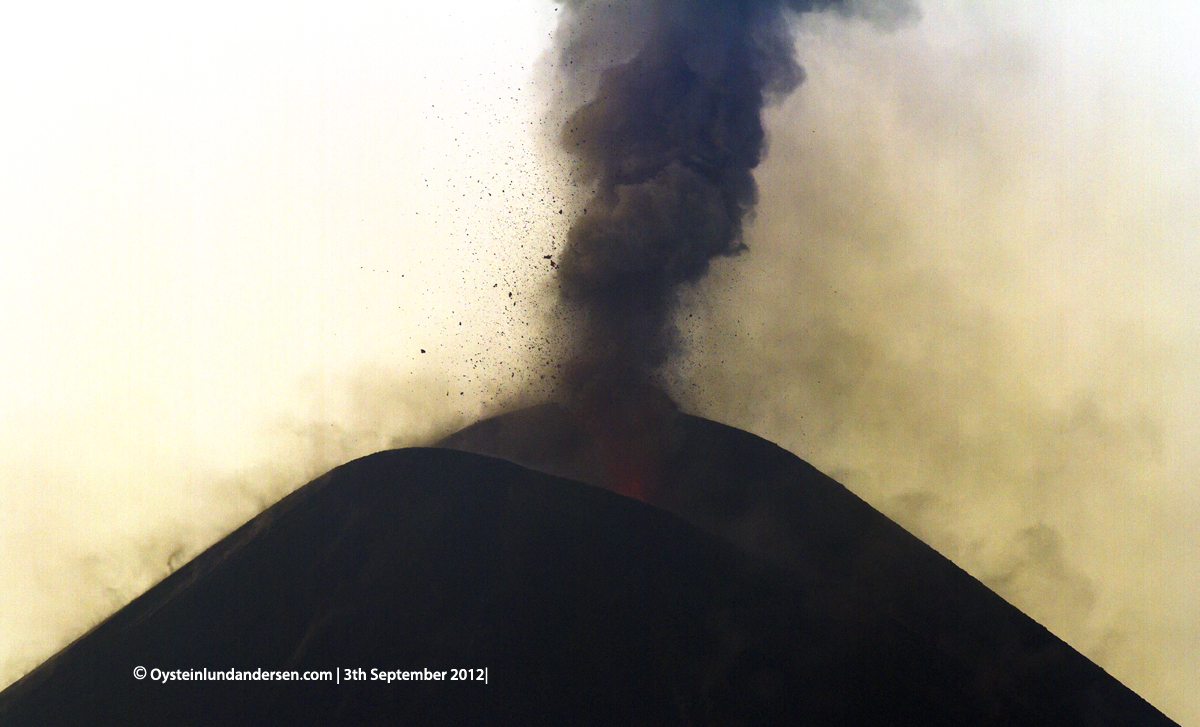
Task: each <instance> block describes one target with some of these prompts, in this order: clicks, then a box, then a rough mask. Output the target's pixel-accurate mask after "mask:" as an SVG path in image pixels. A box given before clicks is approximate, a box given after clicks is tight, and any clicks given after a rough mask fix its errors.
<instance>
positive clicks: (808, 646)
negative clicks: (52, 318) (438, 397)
mask: <svg viewBox="0 0 1200 727" xmlns="http://www.w3.org/2000/svg"><path fill="white" fill-rule="evenodd" d="M671 427H672V429H671V432H670V435H671V436H670V437H668V438H667V439H666V440H664V441H669V442H671V448H670V452H669V453H668V455H669V456H667V457H666V459H665V460H664V466H663V469H662V476H661V477H660V478H659V479H658V481H657V486H656V488H655V489H654V490H653V492H652V493H651V496H649V497H647V499H648V500H650V501H651V502H653V503H654V504H653V505H651V504H646V503H643V502H638V501H636V500H633V499H630V498H627V497H623V496H620V495H618V494H614V493H612V492H607V491H605V490H604V489H601V488H598V487H594V486H592V485H588V484H585V483H584V482H583V481H582V480H588V479H592V480H593V481H603V480H604V476H603V475H599V474H597V472H600V471H602V470H595V469H590V468H594V467H596V466H602V463H601V464H597V462H596V461H595V460H596V456H597V451H596V450H595V449H594V448H592V447H591V446H590V445H589V443H588V441H587V438H586V437H585V436H584V434H583V432H584V431H585V429H584V428H581V427H579V426H576V425H575V424H574V420H573V419H572V418H571V416H569V415H568V414H566V412H565V411H564V410H562V409H559V408H557V407H555V406H552V405H551V406H545V407H538V408H535V409H531V410H525V411H522V412H516V413H514V414H510V415H507V416H505V417H499V418H497V419H493V420H488V421H486V422H482V423H480V424H477V425H475V426H473V427H470V428H468V429H466V430H464V431H463V432H460V433H459V434H458V435H455V436H453V437H451V438H450V439H448V440H447V441H445V442H443V446H446V447H455V448H459V449H475V450H481V451H485V452H490V453H491V454H503V455H505V456H507V457H508V458H511V459H513V460H516V461H518V462H524V463H526V464H530V465H534V466H535V467H538V468H540V469H547V470H553V471H557V472H558V473H559V474H569V475H573V476H574V478H575V479H565V478H563V477H557V476H554V475H552V474H546V473H544V472H538V471H535V470H533V469H528V468H525V467H521V466H518V465H517V464H513V463H511V462H506V461H502V460H500V459H495V458H492V457H488V456H482V455H480V454H475V453H469V452H462V451H451V450H449V449H406V450H394V451H388V452H381V453H379V454H375V455H372V456H370V457H365V458H363V459H360V460H356V461H354V462H351V463H349V464H347V465H344V466H342V467H339V468H337V469H335V470H333V471H332V472H330V473H328V474H326V475H325V476H323V477H321V478H319V479H317V480H314V481H313V482H311V483H309V484H308V485H306V486H304V487H302V488H300V489H299V490H297V491H296V492H294V493H292V494H291V495H289V496H288V497H286V498H284V499H283V500H281V501H280V502H279V503H277V504H276V505H274V506H273V507H271V508H269V509H268V510H266V511H265V512H263V513H262V514H261V515H259V516H258V517H256V518H254V519H253V520H251V521H250V522H248V523H246V524H245V525H244V526H242V527H241V528H239V529H238V530H237V531H235V532H234V533H232V534H231V535H229V536H228V537H226V538H225V539H223V540H221V541H220V542H219V543H217V544H216V545H214V546H213V547H212V548H210V549H209V550H207V551H205V552H204V553H203V554H201V555H200V556H199V557H197V558H196V559H195V560H193V561H192V562H190V563H188V564H187V565H185V566H184V567H182V568H180V569H179V570H178V571H176V572H175V573H173V574H171V575H170V576H169V577H168V578H166V579H165V580H164V581H162V582H161V583H159V584H158V585H157V586H155V587H153V588H151V589H150V590H149V591H147V592H146V593H145V594H143V595H142V596H141V597H139V598H137V599H135V600H134V601H133V602H132V603H130V604H129V605H128V606H126V607H125V608H123V609H121V610H120V611H118V612H117V613H116V614H114V615H113V616H112V617H110V618H109V619H107V620H106V621H104V622H103V623H101V624H100V625H99V626H97V627H96V628H94V629H93V630H92V631H91V632H90V633H88V634H86V635H85V636H83V637H81V638H80V639H78V640H77V641H75V642H74V643H73V644H71V645H70V646H68V647H67V648H65V649H64V650H63V651H62V652H60V653H59V654H57V655H56V656H54V657H53V658H51V659H50V660H48V661H47V662H46V663H44V664H43V665H42V666H40V667H38V668H37V669H35V670H34V671H33V672H31V673H30V674H28V675H26V676H25V677H24V678H23V679H21V680H20V681H18V682H17V683H15V684H14V685H12V686H11V687H10V688H9V689H7V690H6V691H4V692H3V693H0V723H2V724H4V725H76V724H78V725H83V724H87V725H98V724H99V725H103V724H121V725H132V724H149V725H160V724H161V725H168V724H170V725H192V724H195V725H201V724H203V725H215V724H221V725H267V724H270V725H295V724H389V725H391V724H398V725H410V724H411V725H423V724H454V725H460V724H462V725H474V724H496V725H524V724H572V725H589V724H596V725H598V724H622V725H626V724H629V725H643V724H645V725H651V724H653V725H748V724H763V725H767V724H771V725H779V724H782V725H791V724H796V725H803V724H814V725H827V724H828V725H833V724H837V725H922V726H928V725H1056V726H1057V725H1139V726H1145V725H1170V724H1172V723H1171V722H1170V720H1168V719H1166V718H1165V717H1164V716H1163V715H1161V714H1160V713H1159V712H1157V711H1156V710H1155V709H1154V708H1153V707H1151V706H1150V705H1148V704H1147V703H1146V702H1144V701H1143V700H1142V699H1140V698H1139V697H1138V696H1137V695H1135V694H1134V693H1133V692H1131V691H1130V690H1128V689H1127V688H1125V687H1124V686H1122V685H1121V684H1120V683H1119V682H1117V681H1116V680H1114V679H1113V678H1111V677H1110V676H1109V675H1108V674H1106V673H1105V672H1104V671H1103V670H1102V669H1100V668H1099V667H1097V666H1096V665H1095V664H1093V663H1091V662H1090V661H1088V660H1087V659H1086V658H1084V657H1083V656H1081V655H1080V654H1078V653H1077V652H1075V651H1074V650H1072V649H1071V648H1070V647H1069V646H1067V645H1066V644H1064V643H1063V642H1062V641H1060V640H1059V639H1057V638H1055V637H1054V636H1053V635H1051V634H1050V633H1049V632H1047V631H1046V630H1045V629H1044V628H1042V627H1040V626H1039V625H1037V624H1036V623H1034V622H1033V621H1032V620H1030V619H1028V618H1027V617H1025V616H1024V615H1022V614H1021V613H1020V612H1018V611H1017V610H1016V609H1014V608H1012V607H1011V606H1009V605H1008V604H1007V603H1005V602H1004V601H1003V600H1001V599H1000V598H999V597H997V596H996V595H995V594H993V593H992V592H990V591H989V590H988V589H986V588H985V587H983V586H982V585H981V584H980V583H979V582H977V581H975V580H974V579H972V578H971V577H970V576H969V575H967V574H966V573H964V572H963V571H961V570H960V569H958V568H957V567H955V566H954V565H953V564H951V563H950V562H949V561H947V560H946V559H944V558H943V557H941V556H940V555H938V554H937V553H936V552H934V551H933V550H931V549H930V548H928V547H927V546H925V545H924V544H922V543H921V542H920V541H918V540H917V539H916V538H914V537H912V536H911V535H909V534H908V533H906V532H905V531H903V530H902V529H901V528H899V527H898V526H896V525H895V524H893V523H891V522H890V521H888V520H887V519H886V518H884V517H883V516H882V515H880V514H879V513H878V512H876V511H875V510H873V509H871V508H870V507H869V506H867V505H866V504H865V503H863V502H862V501H861V500H859V499H858V498H857V497H855V496H854V495H853V494H851V493H850V492H848V491H847V490H845V489H844V488H842V487H841V486H840V485H838V484H837V483H836V482H834V481H833V480H831V479H829V478H828V477H825V476H824V475H822V474H821V473H819V472H817V471H816V470H815V469H813V468H812V467H810V466H809V465H807V464H805V463H804V462H803V461H801V460H800V459H798V458H796V457H794V456H793V455H791V454H789V453H787V452H785V451H784V450H782V449H780V448H778V447H776V446H775V445H773V444H771V443H769V442H766V441H765V440H762V439H759V438H758V437H755V436H753V435H750V434H747V433H745V432H741V431H738V430H736V429H732V428H730V427H726V426H723V425H720V424H716V423H713V422H709V421H705V420H703V419H698V418H694V417H688V416H682V415H680V416H678V417H675V418H674V419H673V423H672V424H671ZM668 510H670V511H671V512H668ZM689 521H690V522H689ZM137 666H143V667H145V668H146V669H149V670H153V669H161V670H164V671H170V670H176V669H186V670H193V669H208V670H214V671H228V670H231V669H235V670H248V671H251V672H253V671H254V670H256V669H261V670H296V671H297V672H300V673H304V672H307V671H311V670H327V671H330V672H336V673H337V674H338V676H339V681H340V683H335V682H313V681H171V682H169V683H161V682H155V681H152V679H151V678H149V677H148V678H146V679H144V680H138V679H135V678H134V675H133V672H134V668H135V667H137ZM359 668H361V669H364V670H365V672H366V674H367V675H368V676H369V675H370V671H371V670H372V669H379V670H383V671H389V670H406V671H407V670H419V671H421V673H422V674H424V673H425V670H429V671H430V672H433V671H446V672H451V673H452V671H451V670H454V669H484V668H486V669H487V682H486V683H484V682H481V681H449V680H447V681H423V680H422V681H395V682H392V683H386V682H381V681H370V680H367V681H348V680H347V679H346V678H345V676H344V672H342V671H341V670H344V669H359ZM477 674H478V673H477V672H476V673H474V674H473V676H474V675H477ZM449 675H450V674H449V673H448V674H447V677H449Z"/></svg>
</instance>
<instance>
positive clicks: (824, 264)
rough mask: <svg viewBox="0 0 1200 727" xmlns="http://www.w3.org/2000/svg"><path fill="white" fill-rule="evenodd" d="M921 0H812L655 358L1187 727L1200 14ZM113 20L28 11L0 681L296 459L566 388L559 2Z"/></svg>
mask: <svg viewBox="0 0 1200 727" xmlns="http://www.w3.org/2000/svg"><path fill="white" fill-rule="evenodd" d="M855 4H856V6H859V7H860V9H861V8H863V7H868V6H870V3H869V1H868V0H863V1H862V2H858V3H855ZM920 11H921V13H920V15H921V19H920V21H919V22H917V23H909V24H906V25H901V26H899V27H896V28H894V29H893V30H891V31H890V32H888V33H880V32H878V30H877V29H876V27H875V26H874V25H872V24H871V23H869V22H866V21H863V20H855V19H850V18H847V17H845V16H844V15H838V14H830V13H821V14H814V15H808V16H804V17H803V18H798V17H792V16H789V18H788V20H787V22H788V23H789V27H790V29H791V32H792V33H793V36H794V38H795V39H796V47H797V53H798V60H799V62H800V65H802V66H803V67H804V69H805V72H806V76H807V77H806V80H805V82H804V83H803V85H801V86H800V87H799V88H798V89H797V90H796V91H795V92H794V93H793V94H792V95H791V96H789V97H788V98H787V99H786V100H785V101H784V102H782V103H780V104H779V105H776V106H774V107H772V108H771V109H769V110H768V113H767V116H766V120H765V131H766V140H767V151H766V155H765V157H764V161H763V162H762V164H761V165H760V166H758V167H757V169H756V170H755V172H754V182H755V183H756V185H757V188H758V191H759V202H758V205H757V207H756V212H755V214H754V216H753V217H752V218H751V217H747V218H745V220H744V221H745V223H746V224H745V227H744V234H743V242H745V243H746V245H747V247H748V249H747V250H746V251H745V252H743V253H741V254H739V255H737V256H735V257H732V258H722V259H719V260H718V261H717V262H716V263H714V264H713V265H712V266H711V269H710V270H709V274H708V276H707V277H706V278H705V279H703V280H701V281H699V282H696V283H689V284H687V285H685V286H684V288H683V289H682V292H681V299H682V305H681V307H680V308H679V309H678V311H677V313H676V314H675V316H674V319H673V321H672V322H673V324H674V325H676V326H677V327H678V330H679V342H680V347H679V349H678V351H679V355H678V356H677V357H676V358H675V359H674V360H673V362H672V363H671V364H670V365H669V366H668V367H666V368H665V369H664V370H663V371H662V373H661V375H660V377H659V378H658V379H657V383H658V384H659V385H661V386H663V387H664V388H665V389H666V391H667V392H668V393H669V394H670V395H671V396H672V397H673V399H674V400H675V401H676V402H677V403H678V404H679V405H680V407H681V408H682V409H683V410H685V411H689V412H691V413H694V414H698V415H702V416H706V417H708V418H711V419H715V420H719V421H723V422H726V423H729V424H732V425H734V426H738V427H741V428H744V429H747V430H749V431H751V432H754V433H756V434H759V435H762V436H764V437H766V438H768V439H771V440H773V441H776V442H779V443H780V444H781V445H783V446H784V447H786V448H788V449H790V450H791V451H793V452H795V453H796V454H798V455H800V456H801V457H803V458H804V459H806V460H808V461H810V462H812V463H813V464H814V465H816V466H817V467H819V468H821V469H822V470H824V471H826V472H827V473H829V474H831V475H833V476H834V477H835V478H837V479H838V480H839V481H841V482H843V483H845V484H846V485H847V486H848V487H849V488H850V489H852V490H854V491H855V492H856V493H858V494H859V495H860V496H862V497H863V498H864V499H866V500H867V501H868V502H870V503H871V504H872V505H874V506H876V507H877V508H878V509H880V510H881V511H883V512H884V513H885V514H887V515H889V516H891V517H893V518H895V519H896V520H897V521H898V522H900V523H901V524H902V525H904V526H905V527H907V528H909V529H910V530H911V531H912V532H914V533H915V534H917V535H918V536H919V537H921V538H922V539H924V540H925V541H926V542H928V543H930V544H931V545H933V546H934V547H935V548H937V549H938V550H940V551H941V552H942V553H944V554H945V555H947V556H948V557H950V558H951V559H952V560H954V561H955V562H956V563H958V564H959V565H961V566H962V567H964V568H965V569H966V570H967V571H969V572H970V573H972V574H973V575H975V576H977V577H978V578H980V579H981V580H982V581H983V582H984V583H985V584H987V585H989V586H990V587H992V588H993V589H995V590H996V591H997V592H998V593H1000V594H1001V595H1003V596H1004V597H1005V598H1007V599H1009V600H1010V601H1011V602H1013V603H1014V604H1015V605H1017V606H1018V607H1020V608H1021V609H1022V610H1024V611H1026V612H1027V613H1029V614H1030V615H1032V616H1033V617H1034V618H1036V619H1038V620H1039V621H1041V622H1042V623H1043V624H1045V625H1046V626H1047V627H1049V628H1050V629H1051V630H1052V631H1053V632H1054V633H1055V634H1057V635H1058V636H1060V637H1062V638H1063V639H1064V640H1066V641H1067V642H1068V643H1070V644H1071V645H1072V646H1074V647H1075V648H1077V649H1079V650H1080V651H1081V652H1083V653H1084V654H1085V655H1087V656H1088V657H1090V658H1091V659H1093V660H1094V661H1096V662H1097V663H1099V664H1100V665H1101V666H1103V667H1104V668H1105V669H1107V670H1108V671H1109V672H1110V673H1112V674H1113V675H1114V676H1116V677H1117V678H1118V679H1120V680H1121V681H1123V682H1124V683H1126V684H1127V685H1129V686H1130V687H1131V688H1133V689H1134V690H1135V691H1137V692H1138V693H1139V694H1141V695H1143V696H1144V697H1146V698H1147V699H1148V700H1149V701H1150V702H1151V703H1153V704H1154V705H1155V706H1156V707H1158V708H1160V709H1161V710H1163V712H1165V713H1166V714H1167V715H1168V716H1170V717H1171V718H1173V719H1175V720H1176V721H1178V722H1180V723H1181V724H1184V725H1187V724H1200V701H1198V700H1200V698H1198V696H1197V695H1196V693H1195V690H1194V688H1193V685H1194V684H1196V683H1200V671H1198V669H1200V666H1198V665H1200V658H1198V655H1200V626H1198V624H1200V600H1198V599H1200V595H1198V594H1197V593H1196V591H1195V589H1194V588H1190V584H1193V583H1195V582H1196V581H1197V580H1198V579H1200V561H1198V553H1200V538H1198V536H1197V530H1196V526H1195V525H1194V523H1195V522H1196V521H1197V517H1198V516H1200V494H1198V493H1197V487H1196V477H1195V474H1194V473H1195V471H1196V465H1197V464H1200V456H1198V455H1200V448H1198V447H1197V446H1196V445H1195V444H1194V443H1195V442H1196V441H1197V434H1200V432H1198V431H1197V427H1198V426H1200V425H1197V424H1196V422H1200V379H1198V373H1197V372H1198V371H1200V336H1198V335H1197V330H1200V328H1198V327H1197V326H1196V325H1195V322H1196V320H1197V316H1196V314H1197V311H1198V310H1200V290H1198V289H1197V288H1196V284H1195V283H1194V282H1193V281H1195V280H1200V256H1198V254H1197V252H1196V251H1197V250H1198V249H1200V212H1198V209H1200V205H1198V204H1197V203H1196V202H1197V200H1198V199H1200V146H1198V144H1200V142H1197V139H1200V108H1198V107H1197V105H1196V101H1195V99H1196V98H1198V97H1200V76H1198V75H1197V73H1198V71H1197V69H1200V59H1198V58H1197V57H1196V50H1195V43H1194V38H1196V37H1200V10H1197V9H1196V8H1195V7H1194V5H1192V4H1187V3H1159V4H1153V5H1152V6H1146V5H1144V4H1134V3H1128V2H1125V3H1116V4H1105V5H1103V6H1102V7H1101V6H1100V4H1096V3H1085V2H1073V3H1072V2H1068V3H1056V4H1055V5H1054V7H1053V8H1048V7H1042V6H1036V7H1035V6H1031V5H1028V6H1019V7H1011V6H1009V5H1008V4H1001V3H996V2H952V1H950V0H943V1H940V2H924V3H921V7H920ZM88 12H89V11H86V10H84V11H80V10H78V9H76V8H74V7H72V8H71V9H70V10H69V11H68V10H67V9H66V8H56V7H55V6H38V7H37V8H33V7H31V8H28V9H23V10H22V11H21V13H23V14H20V15H17V16H14V17H12V18H11V21H10V22H6V24H5V28H4V30H3V31H0V33H3V41H4V42H3V43H0V55H2V57H3V59H4V63H3V64H0V68H2V69H3V70H2V71H0V89H3V92H4V94H5V98H6V104H5V106H6V111H5V113H4V115H3V116H0V130H3V132H4V137H5V139H6V140H7V143H6V144H5V145H4V148H3V150H0V180H2V181H0V185H2V187H0V192H2V194H0V223H2V224H0V280H2V281H3V283H4V285H2V286H0V302H2V303H3V305H4V310H5V311H6V315H5V316H4V318H3V322H2V323H0V332H2V334H3V340H5V342H6V343H7V344H8V346H9V350H10V356H9V357H7V359H6V363H5V369H4V375H3V376H0V422H2V423H3V424H2V426H3V433H4V435H5V436H4V437H3V438H2V441H3V442H4V444H3V445H0V471H3V473H4V475H5V477H4V478H3V480H4V481H3V483H2V484H0V510H2V511H3V512H4V516H3V518H4V519H3V525H2V526H0V576H2V578H0V582H2V583H3V586H0V683H8V682H11V681H12V680H14V679H16V678H17V677H19V676H20V675H21V674H22V673H24V672H25V671H27V670H28V669H30V668H31V667H33V666H34V665H36V664H37V663H38V662H39V661H41V660H42V659H44V658H46V657H47V656H49V655H50V654H51V653H53V652H54V651H56V650H57V649H58V648H59V647H61V646H62V645H64V644H65V643H66V642H67V641H69V640H70V639H71V638H73V637H75V636H77V635H79V634H80V633H82V632H83V631H84V630H86V629H87V628H88V627H89V626H91V625H92V624H95V623H96V622H98V621H99V620H100V619H101V618H103V617H104V616H105V615H106V614H108V613H110V612H112V611H113V610H115V609H116V608H117V607H119V606H120V605H121V604H122V603H125V602H127V601H128V600H129V599H130V598H132V597H133V596H134V595H136V594H137V593H139V592H141V591H142V590H144V589H145V588H146V587H148V586H149V585H151V584H152V583H154V582H155V581H157V580H158V579H160V578H161V577H162V576H164V575H165V574H166V573H167V572H169V571H170V570H172V569H173V568H175V567H178V565H180V564H181V563H182V562H184V561H185V560H186V559H187V558H188V557H189V556H190V555H192V554H194V553H197V552H199V551H200V550H201V549H202V548H203V547H204V546H206V545H208V544H209V543H211V542H213V541H214V540H215V539H216V538H217V537H218V536H219V535H221V534H222V533H225V532H228V531H229V530H231V529H232V528H234V527H235V526H237V525H238V524H239V523H241V522H242V521H244V520H245V519H246V518H248V517H249V516H250V515H252V514H253V513H254V512H256V511H258V510H261V509H262V508H263V507H265V506H266V505H268V504H269V503H270V502H272V501H274V500H276V499H278V497H280V496H281V495H282V494H283V493H285V492H287V491H289V490H290V489H292V488H295V487H296V486H298V485H300V484H302V483H303V482H304V481H305V480H307V479H308V477H309V476H311V475H316V474H319V473H320V472H321V471H323V470H324V469H326V468H328V467H329V466H332V465H335V464H338V463H340V462H343V461H346V460H349V459H351V458H353V457H356V456H358V455H361V454H366V453H368V452H370V451H374V450H377V449H380V448H383V447H387V446H390V445H393V444H418V443H428V442H432V441H434V440H435V439H437V438H438V437H440V436H441V435H442V434H445V433H447V432H449V431H452V430H453V429H456V428H457V427H459V426H461V425H463V424H466V423H468V422H470V421H472V420H474V419H477V418H478V417H480V416H484V415H488V414H493V413H498V412H501V411H504V410H507V409H512V408H516V407H518V406H522V405H524V404H528V403H535V402H537V401H540V400H542V399H544V398H545V397H546V396H548V395H549V394H550V393H551V392H552V391H553V388H554V386H555V385H556V384H555V383H553V382H556V378H555V377H557V376H558V375H559V372H558V369H557V368H556V364H557V363H558V362H560V361H561V356H562V355H563V354H564V352H567V351H569V350H570V345H571V336H570V330H571V329H569V328H568V329H565V332H564V329H563V328H561V327H559V326H558V324H557V323H556V318H555V317H556V316H560V315H567V312H564V310H563V309H562V307H561V306H559V305H558V303H557V299H556V290H555V287H554V281H555V276H554V270H553V269H552V268H551V266H550V262H555V263H558V262H559V261H560V260H561V258H560V257H559V255H560V254H561V253H562V252H563V251H564V246H565V240H566V235H567V231H568V228H569V226H570V224H571V222H572V221H573V220H575V219H577V218H578V217H579V216H581V215H583V209H584V207H587V206H588V199H589V198H590V195H591V193H592V191H593V190H592V189H591V188H590V187H589V186H588V185H587V184H586V183H582V182H580V181H579V180H577V179H574V178H573V177H572V175H571V169H572V161H571V160H570V159H569V158H567V157H565V156H564V155H563V154H562V152H561V150H560V149H558V146H557V145H558V143H559V139H560V138H561V136H560V134H561V128H562V123H563V122H564V121H565V120H566V115H567V114H569V113H570V112H571V111H572V110H573V109H575V108H577V107H578V105H579V104H580V103H581V102H583V101H586V100H587V98H586V96H587V93H589V89H588V88H587V87H586V85H585V86H570V85H567V84H566V83H565V82H564V81H563V80H562V77H561V76H559V75H557V72H556V69H555V68H554V64H555V58H556V57H557V56H556V54H555V53H554V52H553V51H552V47H553V43H554V33H555V27H556V23H557V16H558V15H559V14H560V13H561V12H564V9H563V8H561V7H560V6H555V5H552V4H550V3H543V2H541V1H540V0H538V1H535V0H520V1H518V0H513V1H512V2H497V3H486V4H485V3H471V4H465V5H463V6H455V7H447V8H432V7H428V6H419V9H418V10H413V9H410V8H409V7H408V6H403V7H401V6H386V7H385V6H383V5H377V4H372V3H350V4H346V3H339V4H338V5H337V6H336V7H335V6H333V5H306V6H303V7H297V8H291V9H289V11H288V12H279V11H278V8H275V7H274V6H271V5H269V4H259V3H249V4H245V3H242V4H238V5H237V6H236V7H235V6H233V5H221V4H211V3H208V4H204V5H193V6H187V5H173V6H172V8H171V9H147V8H143V7H140V6H136V7H135V6H133V5H122V6H113V5H109V6H106V8H105V9H104V12H103V13H101V12H100V11H95V12H93V13H92V14H91V15H89V14H88ZM614 52H615V53H618V54H619V53H621V52H624V51H622V50H621V49H620V48H617V49H615V50H614ZM539 58H540V60H539ZM547 109H551V111H549V112H548V111H547ZM560 211H561V212H562V213H561V214H560ZM545 255H550V256H551V260H550V261H547V260H546V259H545V258H544V256H545ZM568 317H569V315H568Z"/></svg>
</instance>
